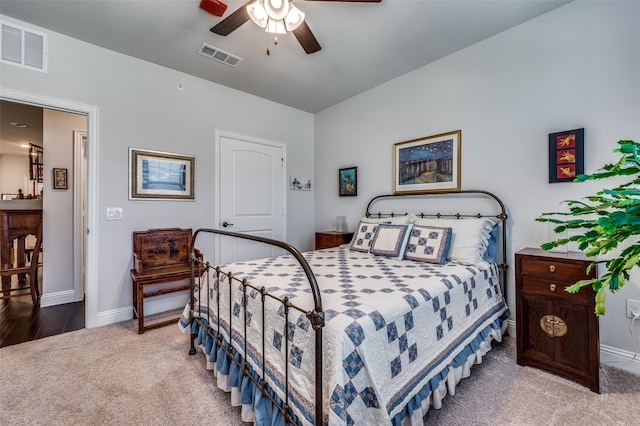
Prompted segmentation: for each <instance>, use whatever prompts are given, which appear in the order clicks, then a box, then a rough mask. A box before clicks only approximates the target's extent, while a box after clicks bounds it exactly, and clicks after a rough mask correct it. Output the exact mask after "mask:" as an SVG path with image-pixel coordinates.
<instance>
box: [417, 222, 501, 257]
mask: <svg viewBox="0 0 640 426" xmlns="http://www.w3.org/2000/svg"><path fill="white" fill-rule="evenodd" d="M496 223H497V219H495V218H489V217H483V218H463V219H435V218H421V219H416V222H415V224H416V225H419V226H437V227H444V228H451V230H452V234H451V249H450V251H449V257H448V258H447V260H450V261H451V262H454V263H459V264H462V265H477V264H480V263H483V262H485V259H484V255H485V252H486V251H487V248H488V246H489V237H490V234H491V231H492V229H493V228H494V226H495V224H496Z"/></svg>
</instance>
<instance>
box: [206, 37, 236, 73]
mask: <svg viewBox="0 0 640 426" xmlns="http://www.w3.org/2000/svg"><path fill="white" fill-rule="evenodd" d="M198 54H199V55H202V56H205V57H207V58H209V59H213V60H214V61H218V62H221V63H223V64H225V65H229V66H230V67H233V68H236V67H237V66H238V64H239V63H240V61H242V58H240V57H238V56H235V55H232V54H231V53H229V52H225V51H224V50H220V49H218V48H217V47H213V46H211V45H208V44H206V43H202V46H200V49H198Z"/></svg>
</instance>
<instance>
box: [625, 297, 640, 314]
mask: <svg viewBox="0 0 640 426" xmlns="http://www.w3.org/2000/svg"><path fill="white" fill-rule="evenodd" d="M633 314H636V315H640V301H639V300H631V299H627V318H633Z"/></svg>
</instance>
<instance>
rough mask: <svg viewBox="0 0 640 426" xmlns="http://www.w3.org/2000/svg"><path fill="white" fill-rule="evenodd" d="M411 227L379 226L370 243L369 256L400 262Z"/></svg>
mask: <svg viewBox="0 0 640 426" xmlns="http://www.w3.org/2000/svg"><path fill="white" fill-rule="evenodd" d="M412 226H413V225H411V224H405V225H391V224H385V223H381V224H379V225H378V228H377V229H376V234H375V235H374V237H373V240H372V242H371V250H370V252H371V254H374V255H376V256H385V257H391V258H396V259H400V260H402V258H403V257H404V251H405V248H406V247H407V243H408V241H409V236H410V234H411V227H412Z"/></svg>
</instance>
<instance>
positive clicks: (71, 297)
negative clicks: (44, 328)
mask: <svg viewBox="0 0 640 426" xmlns="http://www.w3.org/2000/svg"><path fill="white" fill-rule="evenodd" d="M75 301H76V294H75V291H74V290H65V291H59V292H57V293H51V294H43V295H42V297H40V307H41V308H46V307H47V306H55V305H62V304H64V303H72V302H75Z"/></svg>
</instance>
